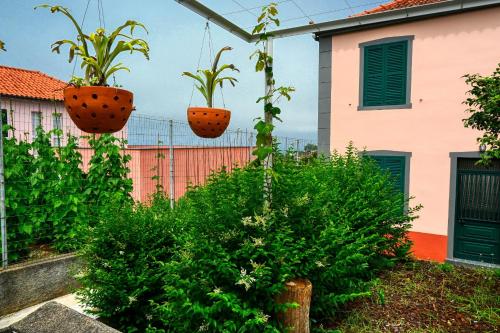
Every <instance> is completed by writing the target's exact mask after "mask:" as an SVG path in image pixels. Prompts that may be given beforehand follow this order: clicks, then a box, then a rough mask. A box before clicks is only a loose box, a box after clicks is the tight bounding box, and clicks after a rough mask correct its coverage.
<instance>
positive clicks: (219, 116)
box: [182, 46, 239, 138]
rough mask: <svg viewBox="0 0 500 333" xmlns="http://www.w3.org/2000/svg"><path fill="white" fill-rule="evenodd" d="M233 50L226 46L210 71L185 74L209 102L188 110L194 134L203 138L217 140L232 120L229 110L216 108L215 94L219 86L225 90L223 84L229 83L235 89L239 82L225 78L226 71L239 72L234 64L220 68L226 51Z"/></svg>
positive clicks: (218, 53) (232, 78) (231, 78)
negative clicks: (214, 102) (203, 105)
mask: <svg viewBox="0 0 500 333" xmlns="http://www.w3.org/2000/svg"><path fill="white" fill-rule="evenodd" d="M230 50H232V48H231V47H229V46H226V47H223V48H222V49H220V50H219V52H217V55H216V56H215V59H214V62H213V64H212V67H211V68H210V69H203V70H198V71H197V74H193V73H190V72H184V73H182V75H184V76H188V77H191V78H192V79H194V80H195V82H196V84H197V85H196V89H198V91H199V92H200V93H201V94H202V95H203V97H204V98H205V100H206V102H207V106H206V107H200V106H194V107H189V108H188V110H187V116H188V122H189V126H190V127H191V129H192V130H193V132H194V133H195V134H196V135H198V136H200V137H202V138H217V137H219V136H221V135H222V133H224V131H225V130H226V128H227V126H228V125H229V121H230V120H231V111H229V110H227V109H221V108H214V107H213V101H214V93H215V89H216V88H217V86H220V88H221V89H222V88H223V82H224V81H228V82H229V83H230V84H231V85H232V86H233V87H234V85H235V82H238V80H236V79H235V78H234V77H231V76H223V75H222V74H223V72H224V71H226V70H232V71H237V72H239V70H238V69H237V68H236V67H235V66H234V65H233V64H230V65H228V64H224V65H221V66H220V67H219V61H220V57H221V55H222V53H223V52H224V51H230Z"/></svg>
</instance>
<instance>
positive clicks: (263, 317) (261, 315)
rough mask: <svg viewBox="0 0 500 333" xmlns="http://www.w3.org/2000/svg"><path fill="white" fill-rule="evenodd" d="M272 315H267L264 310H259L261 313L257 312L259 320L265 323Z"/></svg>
mask: <svg viewBox="0 0 500 333" xmlns="http://www.w3.org/2000/svg"><path fill="white" fill-rule="evenodd" d="M270 317H271V316H269V315H266V314H264V313H263V312H259V314H257V318H256V319H257V321H258V322H259V323H261V324H264V323H267V321H268V320H269V318H270Z"/></svg>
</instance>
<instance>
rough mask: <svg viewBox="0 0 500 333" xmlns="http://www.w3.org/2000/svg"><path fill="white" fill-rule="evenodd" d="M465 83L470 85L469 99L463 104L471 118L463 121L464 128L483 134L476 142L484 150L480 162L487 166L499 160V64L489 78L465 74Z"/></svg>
mask: <svg viewBox="0 0 500 333" xmlns="http://www.w3.org/2000/svg"><path fill="white" fill-rule="evenodd" d="M464 77H465V82H466V83H467V84H468V85H470V87H471V89H470V90H469V91H468V93H469V95H470V97H469V98H467V99H466V100H465V102H464V104H465V105H467V106H468V107H469V108H468V109H467V110H466V111H467V112H469V113H471V116H470V117H469V118H467V119H464V124H465V127H471V128H474V129H478V130H480V131H482V132H483V136H482V137H480V138H478V139H477V141H478V143H479V144H480V145H484V146H485V147H486V150H485V151H484V152H483V153H482V154H481V162H482V163H484V164H488V162H489V160H491V159H493V158H500V64H499V65H498V67H497V68H496V70H495V71H494V72H493V74H492V75H491V76H480V75H479V74H467V75H465V76H464Z"/></svg>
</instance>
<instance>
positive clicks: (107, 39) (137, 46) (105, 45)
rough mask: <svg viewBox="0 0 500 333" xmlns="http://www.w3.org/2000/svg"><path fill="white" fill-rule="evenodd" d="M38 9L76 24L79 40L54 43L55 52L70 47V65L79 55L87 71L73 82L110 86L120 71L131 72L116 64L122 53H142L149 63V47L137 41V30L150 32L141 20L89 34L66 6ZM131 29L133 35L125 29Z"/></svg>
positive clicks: (41, 6)
mask: <svg viewBox="0 0 500 333" xmlns="http://www.w3.org/2000/svg"><path fill="white" fill-rule="evenodd" d="M37 8H49V9H50V11H51V12H52V13H62V14H63V15H65V16H66V17H67V18H69V20H70V21H71V22H72V23H73V25H74V27H75V28H76V31H77V32H78V36H77V40H76V41H72V40H68V39H63V40H58V41H56V42H55V43H53V44H52V51H53V52H57V53H60V49H61V46H63V45H66V44H67V45H69V62H72V61H73V60H74V59H75V56H79V57H80V58H81V59H82V63H81V68H82V69H83V70H84V72H85V77H84V78H83V80H82V79H79V78H74V79H72V83H76V85H86V86H107V85H108V83H107V80H108V79H109V77H110V76H111V75H113V74H114V73H115V72H117V71H119V70H126V71H129V72H130V70H129V69H128V68H127V67H125V66H124V65H123V64H122V63H121V62H119V63H116V58H117V56H118V55H119V54H121V53H122V52H127V51H129V52H130V53H133V52H139V53H142V54H143V55H144V56H145V57H146V59H148V60H149V45H148V43H147V42H146V41H145V40H144V39H141V38H133V33H134V30H135V28H137V27H140V28H142V29H144V31H146V33H147V29H146V27H145V26H144V25H143V24H142V23H139V22H137V21H132V20H128V21H126V22H125V23H124V24H123V25H121V26H119V27H118V28H116V29H115V30H114V31H113V32H112V33H110V34H106V31H105V30H104V29H103V28H98V29H97V30H96V31H95V32H93V33H91V34H90V35H87V34H85V33H84V32H83V30H82V27H81V26H80V25H79V24H78V22H76V20H75V18H74V17H73V16H72V15H71V13H70V11H69V10H68V9H67V8H64V7H62V6H51V5H40V6H37V7H35V9H37ZM127 28H129V29H130V33H129V34H125V33H124V32H123V30H125V29H127Z"/></svg>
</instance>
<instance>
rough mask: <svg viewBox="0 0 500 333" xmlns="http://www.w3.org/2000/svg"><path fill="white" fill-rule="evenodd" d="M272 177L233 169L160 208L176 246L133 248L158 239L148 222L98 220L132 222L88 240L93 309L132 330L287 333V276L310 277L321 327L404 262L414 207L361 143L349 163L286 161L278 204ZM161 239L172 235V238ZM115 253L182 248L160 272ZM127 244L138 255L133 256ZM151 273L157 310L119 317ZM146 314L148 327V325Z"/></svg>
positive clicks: (278, 171)
mask: <svg viewBox="0 0 500 333" xmlns="http://www.w3.org/2000/svg"><path fill="white" fill-rule="evenodd" d="M263 180H264V170H263V167H262V166H249V167H247V168H245V169H235V170H233V171H232V172H231V173H228V172H226V171H224V170H223V171H222V172H220V173H217V174H214V175H212V176H211V177H210V179H209V180H208V182H207V183H206V184H205V185H204V186H200V187H195V188H193V189H191V190H190V191H188V192H187V193H186V195H185V196H184V197H183V198H181V199H180V200H179V201H178V203H177V205H176V208H175V210H173V211H172V212H171V213H170V214H167V213H165V215H164V216H160V213H157V214H158V215H159V220H160V221H159V222H158V223H159V224H161V225H163V226H164V229H166V230H171V228H172V226H176V230H175V232H173V233H172V234H173V235H175V242H174V243H172V242H171V239H170V238H168V241H166V242H165V243H162V242H161V241H159V242H153V241H152V240H150V239H149V237H153V238H154V236H153V233H151V235H149V236H148V235H147V236H144V237H147V241H144V244H146V243H148V245H144V248H142V247H140V246H136V245H135V244H136V242H137V240H136V238H135V237H132V236H130V238H128V237H122V236H121V233H124V234H127V235H128V234H129V233H130V234H135V233H141V232H142V230H143V229H146V234H149V230H148V229H147V228H142V227H141V226H142V225H143V224H144V222H141V221H138V220H137V218H136V217H133V218H131V217H130V216H131V213H128V212H127V213H126V214H123V215H125V217H121V216H120V217H111V218H110V221H108V220H106V222H105V223H103V225H102V226H101V225H100V224H99V225H98V226H97V227H96V229H98V230H101V229H99V228H106V226H105V225H107V224H109V223H112V221H111V220H120V221H121V220H123V221H121V222H117V223H119V227H116V228H115V227H110V228H112V229H111V230H109V232H106V233H102V232H100V231H97V232H96V233H94V236H93V240H92V241H91V243H90V244H89V247H88V249H87V252H86V253H87V258H89V261H90V262H91V263H90V266H89V271H88V272H87V273H86V274H87V276H95V278H93V279H91V280H89V281H88V282H89V283H87V284H86V285H85V287H86V291H85V293H86V294H87V295H90V297H91V298H88V300H87V303H88V304H89V305H91V306H92V307H97V308H98V310H97V314H98V315H99V316H104V317H105V318H108V317H109V318H110V319H111V320H112V322H113V324H115V325H117V326H116V327H117V328H119V329H121V330H122V331H130V332H133V331H145V330H146V329H147V330H148V332H197V331H208V332H282V331H284V328H283V327H281V326H280V324H279V322H278V321H277V319H276V318H277V313H278V312H280V311H283V310H284V309H285V308H286V307H288V306H292V305H291V304H288V305H284V306H283V305H281V306H278V305H277V304H276V303H275V302H274V299H275V297H276V296H277V295H278V294H279V293H280V292H281V291H282V290H283V288H284V284H285V282H286V281H287V280H289V279H291V278H301V277H303V278H308V279H310V280H311V281H312V283H313V302H312V304H313V306H312V308H311V316H312V320H314V321H319V320H322V319H324V318H329V317H330V316H331V315H332V314H334V313H335V311H336V310H337V309H338V308H339V307H340V306H342V305H343V304H345V303H346V302H348V301H350V300H353V299H356V298H358V297H361V296H365V295H368V294H369V292H370V290H369V289H370V286H371V285H372V284H371V283H370V280H371V279H372V278H373V277H374V276H375V274H376V273H377V272H379V271H380V270H384V269H386V268H387V267H391V266H392V265H393V264H394V262H396V261H397V260H400V259H402V258H406V256H407V254H408V249H409V240H408V239H407V238H406V231H407V230H408V228H409V225H410V222H411V221H412V220H413V219H414V218H415V210H416V209H409V211H408V213H407V214H405V213H403V211H402V209H401V206H402V205H403V204H404V200H405V199H404V195H403V194H402V193H397V192H395V191H394V187H393V184H392V180H391V178H390V176H389V175H387V174H385V173H382V172H381V171H380V170H379V168H378V167H377V165H376V164H375V163H374V162H373V161H372V160H370V159H365V158H362V157H360V154H359V152H358V151H356V150H355V149H353V148H352V147H350V148H349V149H348V152H347V154H346V155H345V156H341V155H334V156H333V157H332V158H331V159H309V160H304V161H297V160H296V159H295V158H294V157H293V156H288V155H285V156H282V155H278V154H277V155H276V159H275V161H274V170H273V187H272V198H273V200H272V204H271V205H272V206H270V202H269V201H267V200H265V199H264V196H263V195H262V193H263V186H264V181H263ZM162 206H164V207H166V206H167V204H166V203H164V204H163V205H162ZM417 208H418V207H417ZM141 209H144V210H145V211H142V210H141V212H143V213H144V214H152V213H150V212H147V210H148V209H147V208H144V207H143V208H141ZM151 209H152V210H155V209H157V208H156V207H155V206H153V207H152V208H151ZM166 210H168V209H166ZM141 214H142V213H141ZM113 216H114V215H113ZM139 230H141V231H139ZM162 230H163V229H162ZM154 232H157V233H158V238H162V237H164V236H163V235H164V232H165V231H161V232H160V231H154ZM162 232H163V233H162ZM114 234H119V235H120V236H118V237H119V238H118V239H114V238H113V236H112V235H114ZM137 237H143V235H141V236H137ZM110 239H111V240H110ZM155 240H156V239H155ZM107 241H110V242H116V245H115V243H113V244H111V245H109V246H108V245H107V243H104V242H107ZM141 242H142V240H141ZM149 242H150V243H149ZM117 246H121V247H122V249H121V250H122V251H124V252H125V253H126V254H127V255H130V256H131V258H133V260H136V258H140V257H142V256H144V255H145V254H144V253H155V251H160V250H163V251H169V249H175V250H172V251H170V252H168V256H167V258H165V259H164V260H162V263H161V265H155V264H150V265H148V267H147V268H144V264H139V265H137V267H136V266H135V265H136V264H135V261H130V262H127V264H126V265H124V264H121V263H122V261H121V257H120V255H119V252H118V251H120V249H119V248H118V247H117ZM129 248H130V249H132V248H133V249H135V252H134V251H132V250H125V249H129ZM155 259H156V258H155ZM131 260H132V259H131ZM103 262H107V263H108V265H109V266H111V267H115V265H117V266H116V270H115V269H105V267H104V266H102V265H103V264H102V263H103ZM96 265H99V266H96ZM102 274H104V275H102ZM115 274H117V275H116V276H118V277H117V278H116V281H114V280H113V277H114V276H115ZM144 274H146V275H147V276H146V277H144ZM122 276H124V277H123V278H122ZM125 276H126V278H125ZM152 276H154V277H158V276H161V278H162V283H161V286H159V285H157V284H154V287H153V286H152V285H153V284H150V283H149V282H146V284H147V289H148V291H149V292H150V294H148V297H150V298H151V303H150V304H149V305H148V306H146V305H144V306H145V308H143V307H142V305H141V306H140V307H137V308H136V307H134V308H133V314H130V312H125V310H116V311H115V310H109V309H115V308H116V309H121V307H125V308H126V309H128V306H129V302H128V301H127V298H126V297H128V296H130V295H132V296H133V297H135V296H134V295H135V294H134V293H133V292H131V290H134V289H133V288H130V287H129V284H130V283H132V282H133V281H137V280H141V281H149V279H150V277H152ZM131 281H132V282H131ZM155 282H156V280H155ZM111 283H113V284H112V286H111ZM152 288H156V289H152ZM111 290H112V291H111ZM114 295H119V296H118V297H115V296H114ZM89 300H90V301H89ZM101 301H102V303H98V302H101ZM146 303H147V302H145V300H143V299H142V298H141V304H146ZM149 306H152V307H149ZM99 309H100V310H99ZM144 309H146V310H144ZM101 311H102V314H101ZM113 311H114V312H113ZM127 311H128V310H127ZM131 311H132V310H131ZM114 316H116V318H111V317H114ZM146 316H147V318H149V319H150V320H149V321H148V322H144V320H143V319H142V318H146ZM124 317H127V318H124ZM128 317H130V318H140V319H137V320H136V321H134V320H129V319H130V318H128ZM148 326H149V327H148Z"/></svg>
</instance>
